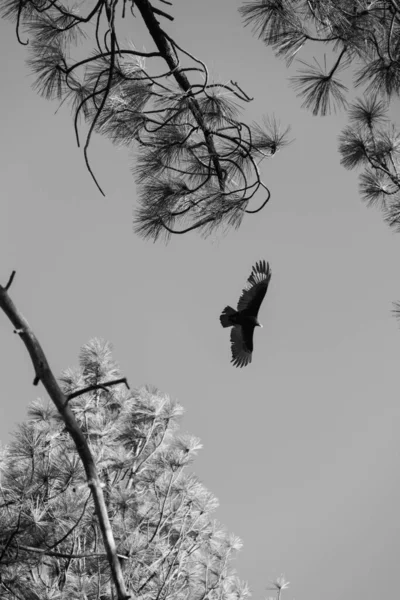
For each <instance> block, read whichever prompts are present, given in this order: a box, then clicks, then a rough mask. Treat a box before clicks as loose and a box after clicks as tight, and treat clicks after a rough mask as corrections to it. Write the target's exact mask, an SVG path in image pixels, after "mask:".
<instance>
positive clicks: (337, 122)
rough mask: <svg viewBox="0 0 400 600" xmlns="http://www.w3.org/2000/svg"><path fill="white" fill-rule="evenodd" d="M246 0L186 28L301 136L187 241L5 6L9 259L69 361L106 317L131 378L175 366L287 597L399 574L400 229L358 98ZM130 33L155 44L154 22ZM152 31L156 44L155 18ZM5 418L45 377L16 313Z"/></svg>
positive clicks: (392, 585) (225, 503)
mask: <svg viewBox="0 0 400 600" xmlns="http://www.w3.org/2000/svg"><path fill="white" fill-rule="evenodd" d="M239 4H240V3H239V1H238V0H236V1H235V2H232V1H231V0H230V1H228V0H218V2H217V3H216V2H215V1H213V0H203V2H196V1H195V0H185V1H184V0H176V1H175V2H174V7H173V13H174V15H175V17H176V18H175V21H174V22H173V23H168V25H167V27H168V32H169V33H170V34H171V35H173V36H174V37H175V39H176V41H177V42H178V43H179V44H180V45H181V46H183V47H185V48H186V49H187V50H189V51H190V52H192V53H194V54H195V55H197V56H199V57H200V58H201V60H203V61H204V62H205V63H206V64H207V65H208V67H209V70H210V73H211V74H212V75H213V76H214V77H215V78H216V79H218V80H220V81H221V80H222V81H229V80H230V79H233V80H235V81H238V82H239V84H240V85H241V87H242V88H243V89H244V90H245V91H246V92H247V93H248V94H249V95H250V96H252V97H254V98H255V99H254V101H253V102H252V103H251V104H249V105H247V106H246V107H245V112H244V113H243V120H245V121H246V122H248V123H250V122H252V121H253V120H258V121H260V120H261V118H262V116H263V115H264V114H266V115H268V114H269V115H272V114H275V115H276V116H277V117H278V118H279V119H280V120H281V121H282V123H283V124H290V125H291V126H292V137H293V138H294V139H295V141H294V142H293V144H292V145H291V146H289V147H288V148H286V149H284V150H283V151H282V152H281V153H279V154H278V155H276V156H275V157H274V158H273V160H271V161H269V162H266V163H264V166H263V168H262V175H263V179H264V181H265V182H266V183H267V185H268V186H269V188H270V190H271V193H272V199H271V200H270V202H269V203H268V205H267V207H266V208H265V209H264V210H263V211H262V212H261V213H259V214H257V215H254V216H252V215H249V216H248V217H247V218H246V220H245V221H244V222H243V224H242V225H241V227H240V229H239V230H237V231H232V232H230V233H229V234H227V235H224V236H218V235H215V236H212V237H211V238H208V239H206V240H204V239H202V238H201V237H200V236H198V235H197V234H196V233H192V234H188V235H186V236H176V237H175V238H174V237H173V238H172V240H171V242H170V243H169V245H167V246H165V245H164V244H162V243H159V242H158V243H156V244H153V243H151V242H148V241H143V240H142V239H141V238H139V237H138V236H137V235H136V234H134V232H133V228H132V212H133V210H134V208H135V206H136V186H135V182H134V179H133V177H132V173H131V168H132V165H133V164H134V161H133V158H132V156H131V155H130V153H129V152H128V151H127V150H125V149H116V148H115V147H113V146H112V144H111V143H110V142H109V141H108V140H107V139H102V138H99V137H96V138H95V139H94V141H93V144H92V148H91V154H90V156H91V160H92V165H93V168H94V170H95V172H96V173H99V174H100V175H101V184H102V187H103V189H104V190H105V192H106V198H103V197H102V196H101V195H100V194H99V192H98V190H97V188H96V187H95V185H94V184H93V181H92V180H91V178H90V176H89V174H88V172H87V170H86V168H85V165H84V161H83V155H82V151H81V150H80V149H78V148H77V146H76V142H75V137H74V131H73V126H72V120H71V117H70V115H69V113H68V111H67V110H60V111H59V112H58V113H57V114H56V115H55V111H56V109H57V104H55V103H50V102H46V101H45V100H43V99H42V98H40V97H39V96H38V95H36V93H35V92H34V91H33V90H32V88H31V84H32V81H33V78H32V76H31V75H30V74H29V70H28V68H27V66H26V64H25V59H26V58H27V56H28V54H27V51H26V48H25V47H22V46H20V45H19V44H18V43H17V41H16V38H15V31H14V27H13V26H12V25H11V24H10V23H9V22H5V21H2V22H0V46H1V52H0V71H1V75H2V91H1V95H0V131H1V137H0V168H1V190H2V202H1V217H0V278H1V283H2V284H3V285H4V284H5V283H6V282H7V280H8V277H9V275H10V272H11V271H12V270H13V269H15V270H16V272H17V275H16V278H15V280H14V283H13V286H12V288H11V296H12V298H13V300H14V302H15V303H16V305H17V307H18V308H19V309H20V310H21V311H22V313H23V314H24V316H25V317H26V318H27V319H28V321H29V323H30V325H31V327H32V328H33V330H34V331H35V333H36V335H37V336H38V338H39V340H40V342H41V344H42V346H43V348H44V350H45V352H46V354H47V356H48V358H49V361H50V364H51V366H52V368H53V370H54V372H55V373H56V374H59V373H61V371H62V370H63V369H65V368H67V367H72V366H75V365H76V364H77V361H78V353H79V349H80V347H81V346H82V344H84V343H86V342H87V341H88V340H90V339H91V338H93V337H102V338H104V339H106V340H109V341H110V342H112V344H113V346H114V349H115V358H116V360H117V361H118V362H119V364H120V366H121V370H122V371H123V373H124V375H125V376H126V377H127V378H128V380H129V382H130V384H131V386H133V387H139V386H142V385H145V384H151V385H155V386H157V387H158V388H159V389H160V390H161V391H163V392H166V393H168V394H170V396H171V397H173V398H175V399H177V400H178V401H179V402H180V403H181V404H182V405H183V406H184V408H185V417H184V419H183V422H182V431H183V432H186V431H187V432H189V433H191V434H193V435H195V436H197V437H199V438H201V440H202V443H203V446H204V447H203V450H202V451H201V452H200V454H199V457H198V459H197V461H196V462H195V463H194V465H193V470H194V472H195V473H196V474H197V475H198V476H199V478H200V479H201V480H202V482H203V483H204V485H205V486H206V487H207V488H208V489H209V490H210V491H211V492H213V494H215V495H216V496H217V498H218V499H219V501H220V507H219V509H218V510H217V512H216V517H217V518H218V519H219V520H220V521H221V522H222V523H223V524H224V525H225V526H226V528H227V529H228V530H229V531H231V532H233V533H235V534H236V535H238V536H239V537H241V538H242V540H243V542H244V548H243V550H242V551H241V552H240V554H239V555H238V557H237V560H236V562H235V567H236V568H237V571H238V574H239V576H240V577H241V578H242V579H244V580H247V581H248V582H249V585H250V587H251V590H252V593H253V597H254V598H265V597H266V596H268V595H270V592H267V591H266V588H267V586H268V583H269V580H270V579H274V578H276V577H277V576H279V575H280V574H281V573H284V575H285V576H286V578H287V579H288V580H289V581H290V582H291V584H290V588H289V590H288V591H286V592H285V595H286V598H288V599H289V598H290V599H292V598H296V599H297V600H300V599H303V600H304V599H306V598H307V600H319V599H320V598H321V597H323V598H324V600H336V599H337V598H345V597H346V596H350V594H351V597H352V600H374V599H375V598H376V597H378V596H379V597H381V596H382V594H383V593H384V594H385V596H386V597H388V598H392V597H395V596H397V595H398V587H399V585H398V556H399V553H400V539H399V536H398V534H396V530H397V527H398V506H399V502H400V481H399V478H398V477H397V472H398V464H399V444H398V431H399V421H400V407H399V406H400V405H399V402H398V380H397V370H398V361H399V357H400V331H399V327H398V324H397V322H396V320H395V319H394V318H393V315H392V313H391V310H392V302H393V301H396V300H398V299H400V278H399V276H398V273H399V265H398V254H399V247H400V236H399V235H396V234H395V233H394V232H393V231H391V230H389V229H388V228H387V226H386V225H385V224H384V223H383V221H382V218H381V215H380V213H379V212H377V211H374V210H367V208H366V207H365V205H363V203H362V202H361V200H360V197H359V194H358V189H357V177H356V174H355V173H349V172H347V171H345V170H344V169H343V167H341V166H340V164H339V155H338V153H337V136H338V134H339V132H340V130H341V129H342V127H343V126H344V125H345V124H346V117H345V115H344V114H336V115H332V116H329V117H326V118H324V119H322V118H315V117H312V115H310V114H309V113H307V112H306V111H305V110H303V109H302V108H301V102H300V101H299V99H297V98H296V96H295V94H294V92H293V90H292V89H291V87H290V85H289V83H288V79H287V77H288V75H289V73H288V72H287V70H286V68H285V65H284V64H283V63H282V62H279V61H278V60H277V59H275V58H274V56H273V55H272V53H271V51H270V50H268V49H266V48H265V47H264V46H263V45H262V43H261V42H259V41H258V40H257V39H255V38H254V37H252V35H251V31H250V29H249V28H246V29H245V28H243V26H242V23H241V20H240V16H239V14H238V13H237V10H236V9H237V7H238V6H239ZM132 37H133V39H134V40H135V43H136V44H137V46H138V43H139V42H140V43H142V38H141V37H140V35H139V36H138V38H135V32H132ZM145 48H146V50H148V51H150V50H152V49H153V47H152V42H151V40H150V39H148V38H147V40H146V41H145ZM260 259H265V260H267V261H269V263H270V265H271V269H272V280H271V284H270V287H269V290H268V294H267V296H266V299H265V301H264V303H263V305H262V308H261V311H260V315H259V317H260V320H261V322H262V323H263V325H264V327H263V329H261V330H257V331H256V333H255V352H254V357H253V362H252V364H251V365H250V366H248V367H247V368H244V369H235V368H234V367H232V365H231V364H230V347H229V333H228V332H227V330H223V329H222V328H221V326H220V324H219V314H220V312H221V310H222V309H223V308H224V306H225V305H226V304H235V302H236V301H237V300H238V297H239V294H240V292H241V290H242V288H243V285H244V283H245V281H246V278H247V277H248V275H249V274H250V271H251V267H252V265H253V264H254V263H255V262H256V261H258V260H260ZM0 365H1V378H2V396H3V399H2V402H1V405H0V440H1V441H2V443H7V442H8V441H9V440H10V435H11V433H12V431H13V429H14V428H15V426H16V424H17V423H18V422H21V421H22V420H23V419H24V418H26V410H27V407H28V405H29V403H30V402H31V401H32V400H35V399H36V398H37V397H41V398H46V396H45V392H44V390H43V388H40V387H38V388H36V387H33V386H32V380H33V376H34V374H33V369H32V366H31V363H30V359H29V356H28V355H27V353H26V351H25V348H24V346H23V345H22V343H21V342H20V340H19V338H18V337H17V336H15V335H14V334H13V332H12V327H11V325H10V323H9V322H8V320H7V319H6V317H5V316H4V315H3V316H1V315H0Z"/></svg>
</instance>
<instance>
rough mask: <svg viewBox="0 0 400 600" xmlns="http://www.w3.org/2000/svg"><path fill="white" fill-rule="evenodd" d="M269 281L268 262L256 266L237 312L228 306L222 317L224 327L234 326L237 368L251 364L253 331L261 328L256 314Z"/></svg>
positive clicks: (234, 352) (232, 330) (234, 356)
mask: <svg viewBox="0 0 400 600" xmlns="http://www.w3.org/2000/svg"><path fill="white" fill-rule="evenodd" d="M270 279H271V270H270V268H269V264H268V263H266V262H265V260H261V261H260V262H258V263H256V264H255V266H254V267H253V269H252V272H251V274H250V277H249V278H248V280H247V284H246V287H245V288H244V290H243V292H242V295H241V296H240V298H239V302H238V305H237V310H235V309H234V308H232V307H231V306H227V307H225V308H224V310H223V311H222V314H221V316H220V321H221V325H222V327H232V329H231V350H232V360H231V362H232V363H233V364H234V365H235V367H244V366H246V365H248V364H249V363H250V362H251V359H252V353H253V333H254V329H255V327H262V325H261V323H259V321H258V319H257V315H258V311H259V309H260V306H261V303H262V301H263V299H264V296H265V294H266V292H267V289H268V284H269V281H270Z"/></svg>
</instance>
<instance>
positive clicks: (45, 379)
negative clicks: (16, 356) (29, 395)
mask: <svg viewBox="0 0 400 600" xmlns="http://www.w3.org/2000/svg"><path fill="white" fill-rule="evenodd" d="M14 276H15V272H14V271H13V273H12V274H11V276H10V278H9V281H8V283H7V285H6V286H5V287H3V286H1V285H0V308H1V309H2V310H3V312H4V313H5V314H6V315H7V317H8V318H9V320H10V321H11V323H12V324H13V326H14V328H15V329H14V332H15V333H17V334H18V335H19V337H20V338H21V340H22V341H23V343H24V344H25V347H26V349H27V350H28V352H29V355H30V357H31V360H32V364H33V368H34V370H35V379H34V381H33V384H34V385H37V384H38V383H39V381H41V382H42V383H43V385H44V387H45V389H46V391H47V393H48V394H49V396H50V398H51V399H52V401H53V402H54V404H55V405H56V408H57V410H58V411H59V413H60V414H61V416H62V418H63V420H64V423H65V426H66V428H67V430H68V432H69V434H70V435H71V437H72V439H73V441H74V443H75V446H76V449H77V451H78V454H79V456H80V458H81V460H82V463H83V466H84V469H85V472H86V478H87V482H88V486H89V488H90V490H91V492H92V496H93V501H94V507H95V511H96V515H97V518H98V520H99V525H100V530H101V533H102V537H103V543H104V548H105V551H106V554H107V559H108V562H109V565H110V568H111V574H112V579H113V582H114V585H115V589H116V591H117V597H118V600H128V598H131V596H130V595H129V594H128V593H127V591H126V586H125V582H124V578H123V575H122V570H121V565H120V562H119V559H118V555H117V549H116V545H115V540H114V536H113V532H112V529H111V524H110V520H109V518H108V513H107V507H106V504H105V501H104V495H103V491H102V483H101V480H100V478H99V476H98V473H97V470H96V466H95V462H94V459H93V456H92V453H91V452H90V449H89V446H88V444H87V442H86V438H85V436H84V435H83V432H82V431H81V429H80V427H79V425H78V423H77V421H76V419H75V416H74V413H73V412H72V410H71V408H70V407H69V405H68V398H67V396H66V395H65V394H64V393H63V391H62V390H61V388H60V386H59V384H58V382H57V379H56V378H55V377H54V375H53V373H52V370H51V368H50V366H49V363H48V361H47V358H46V355H45V353H44V352H43V350H42V347H41V345H40V343H39V341H38V340H37V338H36V336H35V334H34V333H33V331H32V329H31V328H30V326H29V323H28V321H27V320H26V319H25V317H23V315H22V314H21V313H20V312H19V311H18V309H17V308H16V306H15V304H14V303H13V301H12V300H11V298H10V296H9V294H8V290H9V289H10V287H11V283H12V281H13V279H14Z"/></svg>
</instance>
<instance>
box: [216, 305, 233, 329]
mask: <svg viewBox="0 0 400 600" xmlns="http://www.w3.org/2000/svg"><path fill="white" fill-rule="evenodd" d="M234 315H236V310H235V309H234V308H232V307H231V306H225V308H224V310H223V311H222V314H221V316H220V318H219V320H220V321H221V325H222V327H231V325H234V323H233V322H232V320H231V317H233V316H234Z"/></svg>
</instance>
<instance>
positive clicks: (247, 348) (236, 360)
mask: <svg viewBox="0 0 400 600" xmlns="http://www.w3.org/2000/svg"><path fill="white" fill-rule="evenodd" d="M253 332H254V326H252V325H247V326H242V325H235V326H234V327H232V329H231V351H232V360H231V362H232V363H233V364H234V366H235V367H245V366H246V365H248V364H249V363H251V357H252V353H253Z"/></svg>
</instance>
